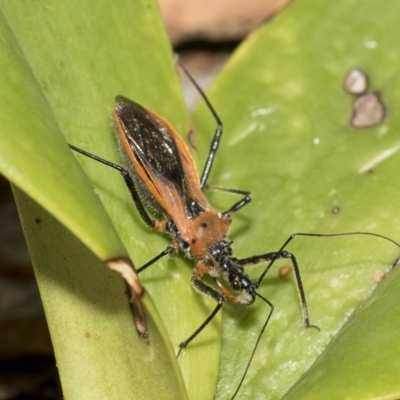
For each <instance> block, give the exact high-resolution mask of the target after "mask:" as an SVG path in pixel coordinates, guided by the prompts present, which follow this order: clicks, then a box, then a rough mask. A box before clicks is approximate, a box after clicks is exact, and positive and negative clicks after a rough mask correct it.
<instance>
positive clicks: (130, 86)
mask: <svg viewBox="0 0 400 400" xmlns="http://www.w3.org/2000/svg"><path fill="white" fill-rule="evenodd" d="M0 6H1V13H2V14H1V28H0V29H1V37H0V40H1V43H0V45H1V49H2V55H3V56H2V58H1V60H0V63H1V70H2V71H4V73H3V74H2V76H1V78H0V80H1V84H2V94H3V96H2V99H3V104H2V108H1V111H0V119H1V124H0V126H1V128H0V141H1V144H2V145H1V148H0V169H1V172H2V173H3V174H4V175H5V176H6V177H7V178H8V179H10V181H11V182H13V183H14V184H15V185H16V186H17V187H18V188H19V189H21V190H22V191H23V192H24V193H25V194H27V195H28V196H29V197H30V198H31V199H33V200H34V202H32V201H31V200H29V199H28V198H27V197H26V196H25V195H23V194H21V193H20V192H19V191H17V190H16V198H17V201H18V204H19V207H20V212H21V219H22V221H23V223H24V229H25V232H26V235H27V240H28V244H29V248H30V252H31V255H32V258H33V262H34V266H35V271H36V274H37V277H38V283H39V287H40V292H41V296H42V300H43V303H44V306H45V310H46V315H47V319H48V322H49V326H50V329H51V336H52V340H53V345H54V348H55V352H56V356H57V364H58V367H59V372H60V377H61V381H62V386H63V392H64V396H65V398H73V399H76V398H85V399H87V398H99V397H107V396H108V397H109V398H128V397H130V396H129V395H127V393H132V394H133V393H134V394H135V397H137V398H160V397H161V398H185V389H184V388H183V384H182V380H181V376H180V373H179V371H178V370H177V364H176V360H175V353H176V350H177V345H178V343H179V342H181V341H182V340H184V339H186V338H187V337H188V336H189V335H190V334H191V333H193V331H194V330H195V329H196V328H197V327H198V326H199V325H200V323H201V322H202V321H204V319H205V317H206V315H207V314H208V312H209V310H210V309H211V307H213V304H212V302H211V301H208V300H204V301H203V299H202V297H201V296H200V295H198V294H197V293H194V291H193V289H192V288H191V287H190V284H189V282H190V273H191V269H190V267H188V265H182V264H184V263H183V262H182V261H181V260H180V259H177V260H176V261H175V260H163V261H162V262H158V263H157V264H156V265H155V266H154V267H153V268H150V269H149V270H146V272H145V273H144V274H143V279H142V282H143V284H144V286H145V287H146V291H147V292H148V293H149V294H150V295H154V296H153V297H154V300H155V302H154V304H155V306H156V307H157V310H158V312H159V313H160V316H161V317H160V318H161V320H162V323H163V324H164V325H165V326H166V331H167V332H168V337H166V335H165V333H164V330H163V327H162V324H161V322H160V318H159V317H158V316H157V315H156V313H155V307H154V305H153V303H152V302H151V300H150V296H148V295H146V296H145V297H144V303H145V306H146V316H147V320H148V324H149V330H150V342H149V345H147V344H146V343H145V342H144V341H143V340H141V339H139V338H138V337H137V334H136V333H135V331H134V326H133V324H132V317H131V315H130V312H129V307H128V301H127V298H126V297H125V294H124V288H123V284H122V281H121V279H120V278H119V276H117V275H116V274H112V273H110V271H109V270H108V269H107V268H105V265H104V263H101V262H99V261H98V260H97V259H96V258H95V257H94V255H96V256H97V257H98V258H99V259H100V260H102V261H105V260H107V259H110V258H115V257H121V256H127V255H128V254H129V256H130V257H131V259H132V260H133V261H134V263H135V266H140V265H141V264H143V263H145V262H147V261H148V260H149V259H151V258H152V257H154V256H155V255H156V254H158V253H159V252H161V251H162V250H163V249H164V248H165V246H166V245H167V244H168V240H167V238H163V237H162V236H160V235H157V234H155V233H153V232H151V231H150V230H149V229H147V228H146V227H145V226H144V224H143V222H142V221H141V220H140V218H139V216H138V214H137V212H136V210H135V207H134V204H133V202H132V200H131V199H130V195H129V192H128V191H127V189H126V187H125V186H124V183H123V181H122V179H121V177H120V176H119V174H118V173H116V172H115V171H113V170H110V169H109V168H106V167H105V166H103V165H100V164H98V163H95V162H94V161H93V160H88V159H85V158H84V157H83V156H80V155H73V154H72V152H71V151H70V150H69V148H68V146H67V143H66V142H65V139H64V138H63V135H64V136H65V137H66V138H67V140H68V142H70V143H72V144H74V145H76V146H79V147H82V148H84V149H85V150H88V151H90V152H92V153H94V154H96V155H99V156H101V157H104V158H106V159H108V160H110V161H114V162H117V163H121V158H120V156H119V154H118V151H117V146H116V143H115V140H114V137H113V128H112V126H111V118H110V114H111V111H112V107H113V101H114V97H115V96H116V95H117V94H122V95H125V96H127V97H131V98H132V99H134V100H135V101H137V102H139V103H141V104H143V105H144V106H146V107H148V108H149V109H151V110H154V111H156V112H158V113H159V114H160V115H163V116H164V117H166V118H167V119H168V120H169V121H170V122H171V123H172V124H173V125H174V126H175V127H176V128H177V130H178V131H179V132H180V133H183V134H184V133H185V132H186V131H187V126H188V122H187V115H186V111H185V106H184V102H183V98H182V94H181V91H180V88H179V84H178V80H177V77H176V72H175V66H174V62H173V58H172V53H171V50H170V48H169V44H168V41H167V38H166V35H165V32H164V30H163V27H162V23H161V19H160V16H159V12H158V10H157V5H156V3H155V2H154V1H135V2H131V1H124V0H118V1H116V2H113V3H112V4H110V3H99V2H93V1H87V2H83V3H82V2H78V1H69V2H63V1H42V2H40V3H26V2H22V1H1V2H0ZM77 159H79V163H81V164H82V167H83V169H84V170H85V173H86V174H87V176H88V177H89V179H90V181H91V182H92V184H93V187H95V190H96V194H97V195H98V196H96V194H95V193H94V192H93V189H92V186H91V184H89V180H88V179H87V177H86V176H85V175H84V174H83V171H82V169H81V167H80V166H79V164H78V162H77ZM99 198H100V199H101V202H100V201H99ZM36 203H37V204H36ZM103 205H104V208H103ZM45 210H46V211H45ZM105 210H106V211H105ZM47 212H48V213H49V214H48V213H47ZM53 217H55V218H56V219H57V220H58V221H60V222H61V223H62V224H63V225H64V226H65V227H66V228H67V229H68V230H66V229H64V228H63V227H62V226H60V225H59V224H58V222H57V221H56V220H54V218H53ZM111 221H112V222H111ZM38 222H40V223H38ZM71 233H72V234H73V235H75V236H76V237H77V238H79V240H80V242H82V243H83V244H84V245H86V246H87V248H85V247H84V246H82V245H79V242H77V241H76V240H75V239H74V237H73V236H71ZM91 252H93V254H94V255H93V254H92V253H91ZM187 264H188V263H187ZM155 326H156V327H157V329H158V330H160V331H161V333H160V334H161V337H160V336H159V334H157V333H156V332H155ZM218 327H219V322H218V319H217V320H216V321H215V322H214V323H213V324H211V325H210V327H209V328H207V330H206V331H205V332H204V334H202V336H201V338H200V339H199V340H197V346H196V345H193V346H191V347H192V348H189V349H187V350H186V351H184V352H183V354H182V355H181V357H180V359H179V363H180V366H181V369H182V375H183V376H184V380H185V386H186V390H187V392H188V393H189V395H190V398H194V399H203V398H209V397H210V396H211V395H212V393H213V392H214V387H215V382H216V378H217V370H218V357H219V335H218ZM97 334H98V336H96V335H97ZM97 339H99V340H97ZM204 348H206V349H207V352H205V351H204ZM110 362H111V363H110ZM110 364H111V365H110ZM198 365H203V366H204V368H201V369H199V368H198ZM110 369H112V370H113V371H114V372H113V373H111V372H110ZM155 371H157V373H155ZM82 382H86V384H83V383H82ZM199 387H201V388H202V389H201V390H199V389H198V388H199ZM94 388H95V389H96V390H94Z"/></svg>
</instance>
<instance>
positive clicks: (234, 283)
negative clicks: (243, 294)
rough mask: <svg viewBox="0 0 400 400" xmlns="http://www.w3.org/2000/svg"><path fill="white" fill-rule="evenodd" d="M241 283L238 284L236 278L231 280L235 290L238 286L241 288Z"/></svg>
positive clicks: (238, 288)
mask: <svg viewBox="0 0 400 400" xmlns="http://www.w3.org/2000/svg"><path fill="white" fill-rule="evenodd" d="M241 286H242V285H241V284H240V282H239V281H238V280H236V279H235V280H234V281H232V287H233V288H234V289H235V290H240V288H241Z"/></svg>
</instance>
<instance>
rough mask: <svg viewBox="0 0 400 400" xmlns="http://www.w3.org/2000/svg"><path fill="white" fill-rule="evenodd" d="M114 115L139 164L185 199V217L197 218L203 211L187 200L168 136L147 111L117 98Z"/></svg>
mask: <svg viewBox="0 0 400 400" xmlns="http://www.w3.org/2000/svg"><path fill="white" fill-rule="evenodd" d="M115 111H116V113H117V114H118V117H119V118H120V121H121V124H122V127H123V129H124V133H125V135H126V137H127V139H128V142H129V143H130V145H131V146H132V148H133V149H134V150H135V153H136V154H137V156H138V159H139V160H140V162H141V163H142V164H144V165H145V166H146V167H147V168H150V169H151V170H152V171H153V172H154V173H155V174H157V175H158V176H159V177H161V178H162V180H163V181H164V182H165V183H166V184H170V185H173V186H175V187H176V189H177V190H178V192H179V194H180V195H181V196H182V198H183V199H184V203H185V205H186V211H187V214H188V217H190V218H196V217H197V216H198V215H199V214H200V213H201V212H202V211H204V208H203V207H201V206H200V205H199V204H198V203H196V202H194V201H193V200H192V199H191V198H188V193H187V190H185V172H184V170H183V167H182V161H181V159H180V156H179V150H178V148H177V145H176V143H175V140H174V138H173V136H172V135H171V133H170V132H169V131H168V130H167V128H166V127H165V126H164V125H163V124H162V123H161V122H160V121H158V120H157V119H155V118H154V116H153V115H152V114H151V113H150V112H149V111H147V110H146V109H145V108H144V107H142V106H141V105H139V104H137V103H135V102H134V101H132V100H129V99H127V98H126V97H123V96H117V97H116V102H115Z"/></svg>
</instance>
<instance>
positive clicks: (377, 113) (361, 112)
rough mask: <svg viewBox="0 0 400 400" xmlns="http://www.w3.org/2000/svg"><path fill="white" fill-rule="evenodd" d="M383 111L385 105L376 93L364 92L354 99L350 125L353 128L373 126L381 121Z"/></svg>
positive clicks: (384, 111) (383, 114)
mask: <svg viewBox="0 0 400 400" xmlns="http://www.w3.org/2000/svg"><path fill="white" fill-rule="evenodd" d="M385 113H386V110H385V106H384V105H383V103H382V101H381V99H380V96H379V94H378V93H367V94H364V95H362V96H360V97H358V98H357V99H356V100H355V101H354V104H353V116H352V118H351V125H352V126H353V127H354V128H369V127H371V126H375V125H377V124H380V123H381V122H382V121H383V119H384V117H385Z"/></svg>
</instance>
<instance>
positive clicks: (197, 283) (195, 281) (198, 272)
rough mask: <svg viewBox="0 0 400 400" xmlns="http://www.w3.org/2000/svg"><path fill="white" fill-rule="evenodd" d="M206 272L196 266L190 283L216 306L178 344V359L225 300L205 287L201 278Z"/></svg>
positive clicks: (202, 267) (203, 266)
mask: <svg viewBox="0 0 400 400" xmlns="http://www.w3.org/2000/svg"><path fill="white" fill-rule="evenodd" d="M207 271H208V267H207V266H206V265H204V264H197V265H196V267H195V269H194V271H193V275H192V279H191V283H192V285H193V287H194V288H195V289H196V290H197V291H198V292H200V293H202V294H204V295H206V296H208V297H211V298H212V299H213V300H215V301H216V302H217V306H216V307H215V308H214V310H213V311H212V312H211V313H210V314H209V315H208V317H207V318H206V319H205V321H204V322H203V323H202V324H201V325H200V326H199V327H198V328H197V329H196V330H195V331H194V333H193V334H191V335H190V336H189V337H188V338H187V339H186V340H184V341H183V342H181V343H180V344H179V351H178V354H177V356H176V357H179V354H180V353H181V351H182V349H184V348H185V347H186V346H187V345H188V344H189V343H190V342H191V341H192V340H193V339H194V338H195V337H196V336H197V335H198V334H199V333H200V332H201V331H202V330H203V329H204V328H205V327H206V326H207V325H208V324H209V323H210V322H211V320H212V319H213V318H214V317H215V316H216V314H217V313H218V311H219V310H220V309H221V307H222V304H223V303H224V301H225V300H226V299H225V296H224V295H223V294H221V293H220V292H218V290H215V289H214V288H213V287H211V286H209V285H207V284H206V283H205V282H203V281H202V280H201V277H202V276H203V275H204V274H205V273H207Z"/></svg>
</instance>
